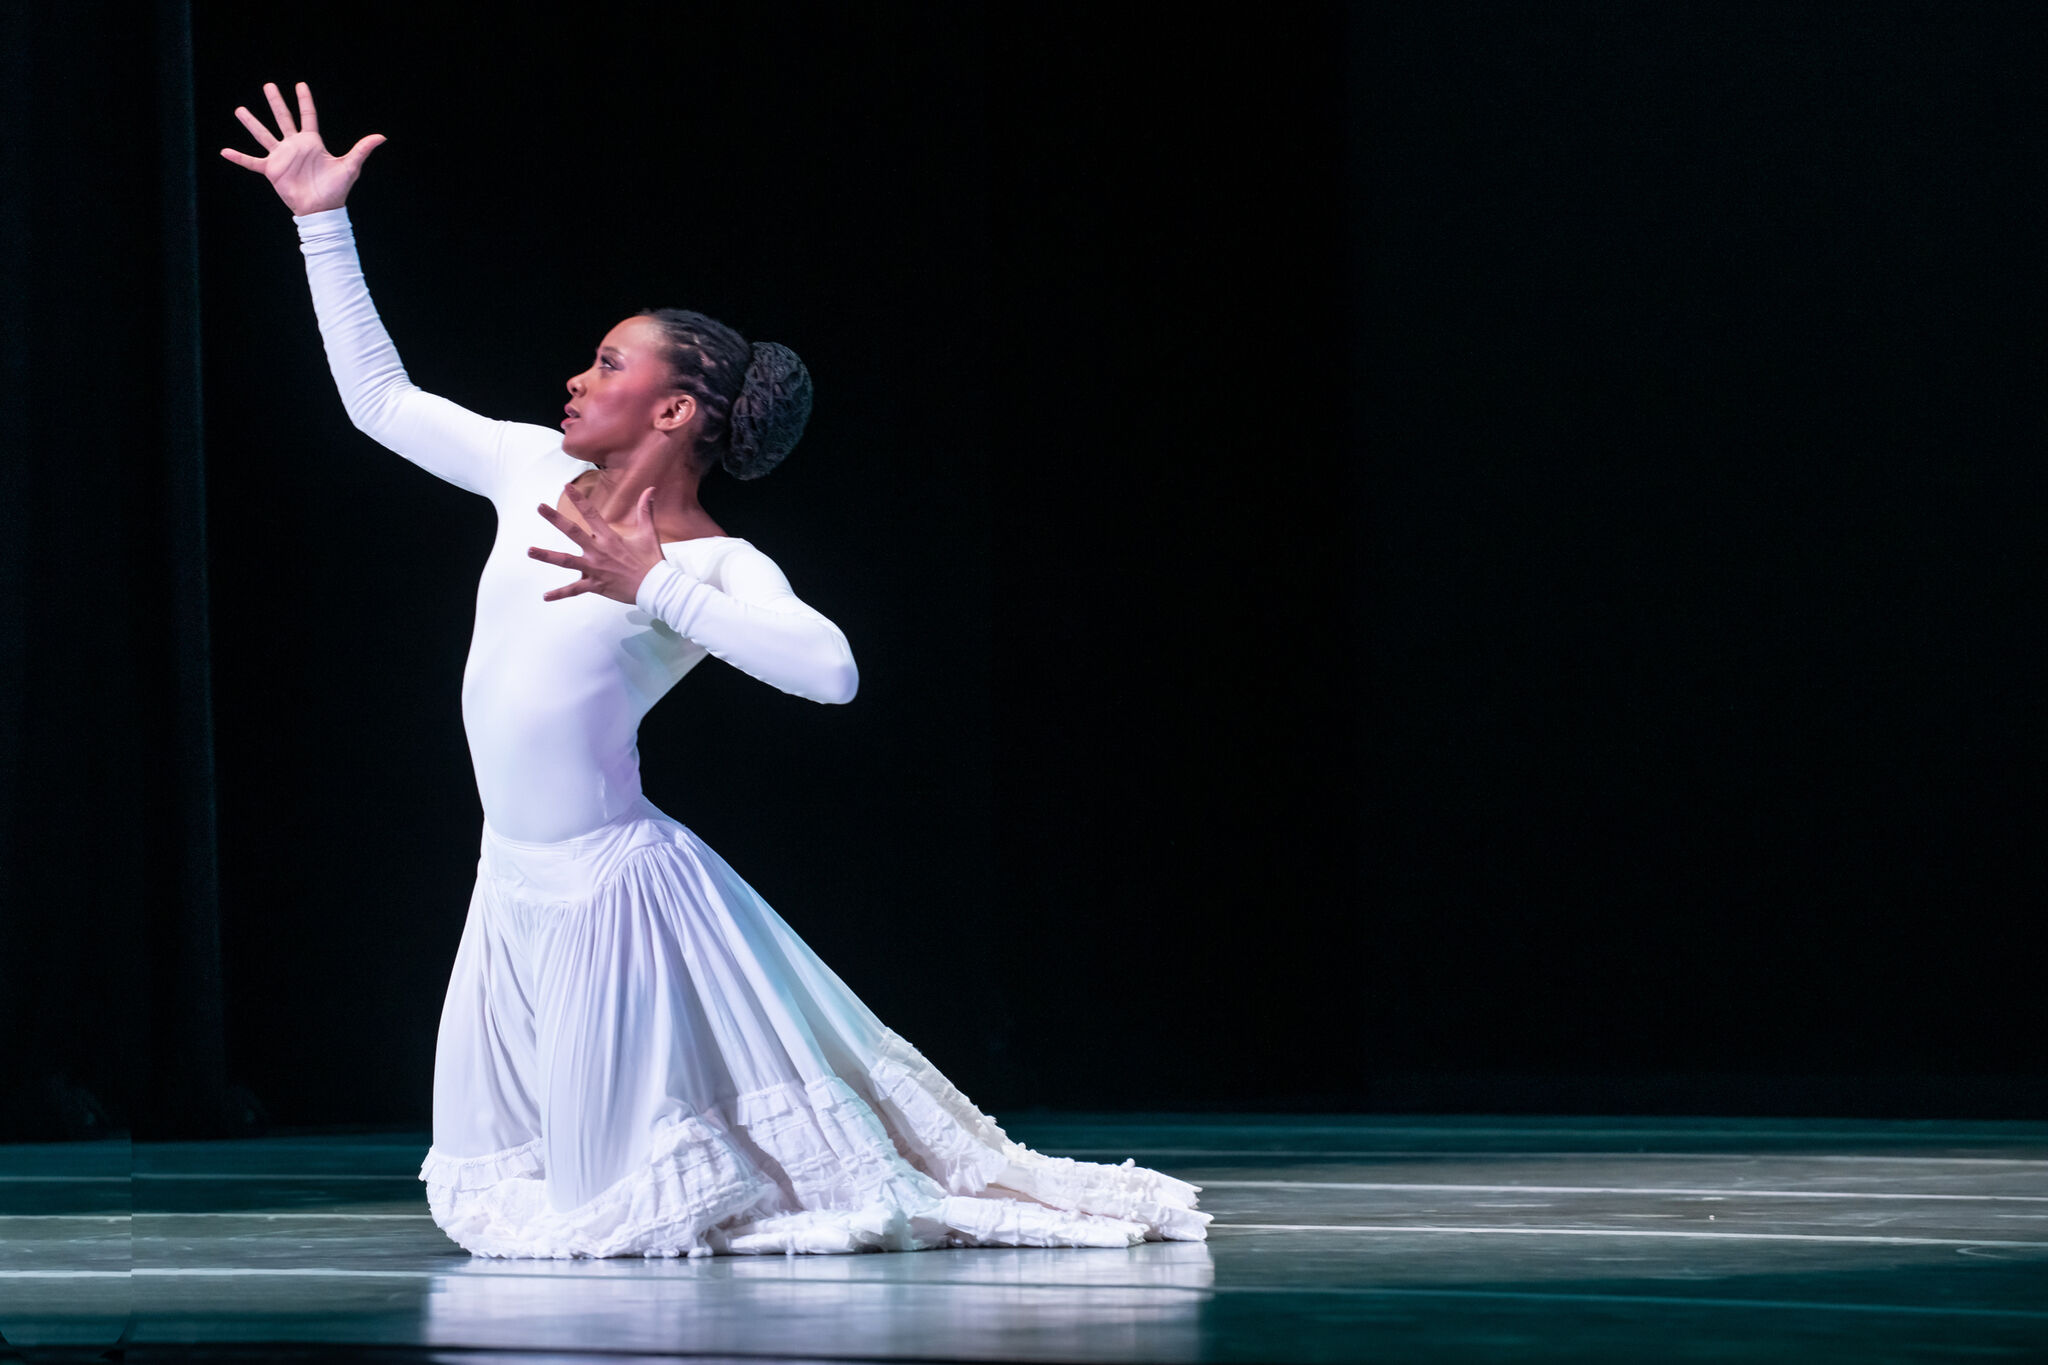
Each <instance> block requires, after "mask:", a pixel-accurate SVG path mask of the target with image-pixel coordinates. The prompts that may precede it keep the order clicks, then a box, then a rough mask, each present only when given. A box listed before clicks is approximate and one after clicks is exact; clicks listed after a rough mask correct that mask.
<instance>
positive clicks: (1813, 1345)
mask: <svg viewBox="0 0 2048 1365" xmlns="http://www.w3.org/2000/svg"><path fill="white" fill-rule="evenodd" d="M1008 1126H1009V1128H1010V1131H1011V1134H1012V1136H1014V1137H1016V1138H1018V1139H1019V1140H1021V1141H1024V1142H1027V1143H1029V1144H1030V1145H1032V1146H1034V1147H1037V1148H1039V1149H1040V1150H1042V1151H1047V1152H1054V1153H1059V1154H1063V1155H1069V1156H1077V1157H1086V1158H1090V1159H1097V1160H1111V1161H1120V1160H1122V1159H1123V1158H1125V1157H1135V1158H1137V1160H1138V1161H1139V1162H1140V1163H1141V1164H1145V1165H1151V1166H1157V1167H1160V1168H1162V1169H1165V1170H1167V1171H1170V1172H1172V1173H1173V1174H1175V1175H1178V1176H1182V1177H1184V1178H1186V1179H1189V1180H1193V1181H1196V1182H1197V1183H1199V1184H1201V1185H1202V1186H1203V1195H1202V1205H1203V1207H1204V1208H1206V1209H1209V1210H1211V1211H1212V1212H1213V1213H1214V1214H1215V1215H1216V1222H1215V1225H1214V1226H1213V1228H1212V1229H1211V1238H1210V1240H1209V1241H1208V1242H1207V1243H1206V1244H1200V1243H1155V1244H1147V1245H1145V1246H1141V1247H1135V1248H1132V1249H1130V1250H1128V1251H1122V1250H1118V1251H1035V1250H1024V1251H1011V1250H989V1251H933V1252H922V1253H916V1254H903V1255H864V1256H848V1257H796V1258H784V1257H773V1258H761V1259H755V1258H740V1257H731V1258H728V1257H720V1258H715V1259H712V1260H700V1261H655V1262H648V1261H610V1262H590V1261H581V1262H494V1261H485V1260H472V1259H470V1258H469V1257H468V1256H467V1255H465V1254H464V1253H463V1252H461V1251H460V1250H459V1249H457V1248H456V1247H455V1246H453V1245H452V1244H450V1243H449V1242H448V1241H447V1240H446V1239H445V1238H443V1237H442V1235H441V1233H440V1232H439V1230H438V1229H436V1228H435V1226H434V1224H433V1223H432V1222H431V1221H430V1220H429V1219H428V1217H427V1211H426V1205H425V1202H424V1200H423V1198H422V1195H421V1188H420V1186H419V1184H418V1182H417V1181H416V1180H415V1178H414V1174H415V1172H416V1170H417V1168H418V1165H419V1160H420V1156H421V1154H422V1152H423V1150H424V1148H425V1145H426V1143H425V1138H424V1136H423V1135H420V1134H416V1133H387V1134H378V1135H353V1136H302V1137H288V1138H270V1139H264V1140H260V1141H258V1140H252V1141H243V1142H232V1143H209V1144H192V1145H163V1146H138V1147H135V1148H133V1149H132V1150H131V1149H130V1148H129V1147H128V1146H127V1145H125V1144H111V1143H102V1144H91V1145H85V1146H77V1145H73V1146H47V1147H12V1148H7V1147H0V1333H4V1334H5V1335H6V1337H7V1339H8V1341H9V1342H10V1343H12V1344H13V1347H14V1348H15V1349H16V1350H19V1351H21V1352H22V1354H24V1355H26V1357H27V1358H29V1359H35V1358H37V1357H38V1355H51V1356H53V1357H54V1356H57V1355H60V1354H61V1355H75V1356H77V1357H79V1358H107V1357H105V1355H104V1348H105V1347H106V1345H107V1344H109V1343H112V1342H114V1341H115V1340H116V1338H120V1339H121V1342H122V1345H121V1348H120V1354H119V1356H117V1357H113V1358H119V1359H124V1360H126V1361H132V1362H145V1361H171V1360H177V1361H200V1360H220V1361H230V1360H233V1361H251V1362H254V1361H271V1360H278V1361H285V1360H304V1361H336V1360H353V1359H371V1360H386V1361H392V1362H415V1361H443V1360H445V1361H462V1362H469V1363H470V1365H481V1362H487V1361H500V1360H504V1361H513V1360H517V1361H520V1362H525V1363H526V1365H542V1362H568V1361H610V1360H626V1359H633V1360H639V1361H647V1360H661V1359H668V1358H677V1359H700V1360H701V1359H705V1358H713V1359H734V1360H737V1359H746V1360H752V1361H763V1360H767V1361H779V1360H790V1361H796V1360H802V1361H841V1360H917V1361H928V1360H974V1361H1104V1362H1111V1361H1140V1360H1142V1361H1198V1360H1243V1361H1253V1360H1257V1361H1339V1360H1344V1361H1350V1360H1430V1361H1468V1360H1500V1361H1508V1360H1512V1361H1547V1360H1571V1361H1581V1360H1615V1361H1624V1360H1625V1361H1651V1360H1655V1361H1672V1360H1748V1359H1782V1360H1797V1361H1802V1362H1820V1361H1856V1362H1872V1361H1889V1360H1915V1361H1917V1360H1957V1359H1965V1358H1967V1359H1972V1360H1976V1359H1991V1360H2001V1359H2005V1360H2041V1359H2048V1124H2018V1123H1919V1122H1910V1123H1908V1122H1819V1121H1794V1120H1771V1121H1737V1120H1726V1119H1715V1120H1705V1119H1700V1120H1670V1119H1542V1120H1529V1119H1513V1120H1503V1119H1491V1120H1489V1119H1473V1118H1458V1119H1427V1118H1348V1117H1346V1118H1275V1117H1216V1116H1202V1117H1167V1116H1131V1115H1121V1116H1077V1115H1062V1116H1057V1117H1036V1118H1029V1119H1027V1120H1022V1121H1019V1120H1014V1119H1013V1121H1012V1122H1011V1123H1010V1124H1009V1125H1008ZM67 1344H68V1346H69V1348H70V1349H69V1350H68V1351H66V1350H61V1349H60V1348H63V1347H65V1346H66V1345H67ZM0 1354H4V1352H0Z"/></svg>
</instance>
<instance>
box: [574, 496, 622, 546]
mask: <svg viewBox="0 0 2048 1365" xmlns="http://www.w3.org/2000/svg"><path fill="white" fill-rule="evenodd" d="M562 487H563V488H564V489H566V490H567V491H568V494H569V501H570V502H573V503H575V504H576V510H577V511H579V512H581V513H582V514H583V519H584V520H585V521H587V522H589V523H590V534H591V537H592V538H593V539H595V538H596V537H599V536H609V535H616V534H617V532H615V531H613V530H612V524H611V523H610V522H608V521H606V520H605V519H604V516H603V514H601V513H600V512H599V511H598V510H597V509H596V508H595V507H592V506H591V505H590V499H588V498H586V497H584V496H583V492H582V490H581V489H579V488H577V487H576V486H575V485H574V484H563V485H562Z"/></svg>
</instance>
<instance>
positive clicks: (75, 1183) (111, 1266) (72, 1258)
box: [0, 1138, 134, 1347]
mask: <svg viewBox="0 0 2048 1365" xmlns="http://www.w3.org/2000/svg"><path fill="white" fill-rule="evenodd" d="M131 1164H132V1163H131V1160H130V1148H129V1144H128V1141H127V1139H125V1138H117V1139H109V1140H106V1141H100V1142H55V1143H19V1144H8V1145H0V1341H4V1342H5V1343H6V1344H7V1345H9V1346H13V1347H37V1346H43V1347H60V1346H64V1347H89V1346H108V1345H111V1344H112V1343H113V1342H114V1340H115V1339H116V1338H117V1337H119V1336H120V1335H121V1332H122V1329H123V1328H124V1327H126V1326H127V1324H128V1316H129V1313H130V1311H131V1310H132V1309H133V1307H134V1292H133V1291H134V1285H133V1283H132V1279H131V1276H130V1274H129V1272H130V1270H131V1269H132V1268H133V1266H134V1240H133V1228H134V1224H133V1221H132V1214H133V1207H134V1201H133V1199H132V1197H131V1184H130V1180H129V1172H130V1167H131Z"/></svg>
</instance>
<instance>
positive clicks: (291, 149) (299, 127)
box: [220, 81, 546, 497]
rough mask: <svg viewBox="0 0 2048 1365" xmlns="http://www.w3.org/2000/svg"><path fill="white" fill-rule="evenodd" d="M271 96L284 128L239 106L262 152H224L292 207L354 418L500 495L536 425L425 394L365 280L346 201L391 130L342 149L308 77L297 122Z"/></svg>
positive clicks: (477, 489)
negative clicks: (509, 448)
mask: <svg viewBox="0 0 2048 1365" xmlns="http://www.w3.org/2000/svg"><path fill="white" fill-rule="evenodd" d="M263 94H264V97H265V98H266V99H268V100H269V101H270V112H271V114H272V116H273V117H275V118H276V120H277V132H275V133H272V132H271V131H270V129H269V128H267V127H265V126H264V123H263V120H261V119H259V118H257V117H256V116H255V115H254V114H252V113H250V112H249V111H248V110H247V109H246V108H237V109H236V110H235V117H236V118H238V119H240V120H241V121H242V126H243V127H245V128H247V129H248V130H249V132H250V134H251V135H252V136H254V137H255V139H256V143H257V145H258V146H259V147H261V148H262V149H263V155H262V156H260V157H259V156H250V155H249V154H248V153H247V152H239V151H236V150H235V149H234V148H232V147H223V148H221V153H220V154H221V155H222V156H223V157H226V158H227V159H228V160H229V161H232V162H234V163H235V164H236V165H237V166H241V167H244V168H245V169H248V170H252V171H255V172H257V173H258V174H260V175H262V176H263V177H264V179H266V180H268V181H269V182H270V187H271V188H272V189H274V190H276V191H277V197H278V198H280V199H282V200H283V201H284V202H285V206H286V207H287V208H289V209H290V210H291V211H292V221H293V222H294V223H296V224H298V228H299V244H300V249H301V250H302V251H304V252H305V254H306V278H307V280H308V281H309V282H310V283H311V284H312V286H313V311H314V313H315V314H316V315H317V316H318V317H319V319H320V339H321V340H322V341H324V342H325V343H326V344H327V363H328V365H329V367H330V368H332V369H333V371H334V382H335V384H336V385H337V386H338V387H339V388H340V389H341V402H342V406H343V407H345V408H346V409H347V410H348V415H349V420H350V421H352V422H354V423H355V424H356V426H357V427H359V428H361V429H362V430H363V431H364V432H366V433H368V434H369V435H370V436H372V437H374V438H376V439H377V440H379V441H381V442H383V443H384V444H385V445H387V446H389V447H391V449H393V450H395V451H397V452H398V453H399V454H400V455H403V456H405V458H406V459H408V460H411V461H412V462H413V463H414V464H416V465H418V466H419V467H420V468H422V469H424V470H426V471H427V472H428V473H430V474H435V475H438V476H439V477H441V478H443V479H446V480H447V481H448V482H449V483H452V484H454V485H456V486H457V487H459V488H467V489H468V490H469V491H470V492H472V493H481V494H483V495H484V496H485V497H492V496H493V490H494V489H495V488H496V486H497V484H498V482H499V480H498V473H499V471H500V469H501V468H502V467H503V465H504V462H505V448H506V444H507V442H508V441H510V440H513V439H515V433H519V432H523V431H527V430H529V429H528V428H522V427H520V426H518V425H517V424H515V423H512V422H493V421H490V420H489V419H487V418H483V417H479V416H477V415H476V414H475V413H473V412H470V411H469V410H468V409H466V408H462V407H458V406H457V405H455V404H454V403H451V402H449V401H448V400H447V399H445V398H436V397H435V396H434V395H433V394H430V393H422V392H421V391H420V389H419V387H418V386H417V385H415V384H414V383H413V382H412V380H410V379H408V378H407V377H406V373H405V367H404V366H403V365H401V364H399V363H398V349H397V348H396V347H394V346H393V345H392V344H391V337H390V335H389V334H388V333H386V332H385V330H384V322H383V320H382V319H381V318H379V317H378V316H377V308H376V305H374V304H372V303H371V302H370V289H369V286H368V285H366V284H364V283H363V267H362V264H361V262H359V261H358V260H357V259H356V239H355V232H354V230H353V229H352V228H351V227H350V225H349V221H348V210H347V209H346V208H344V207H343V205H344V204H346V203H347V202H348V192H349V190H350V189H351V188H352V187H353V186H354V185H355V183H356V178H357V177H358V176H359V175H361V174H362V169H363V162H364V160H365V159H366V158H367V157H368V156H369V155H370V153H371V152H373V151H375V150H376V149H377V148H378V147H380V146H382V145H383V142H384V135H383V134H382V133H372V134H370V135H369V136H368V137H365V138H363V139H361V140H360V141H358V142H357V143H356V144H355V146H353V147H351V148H349V150H348V151H347V153H345V154H344V155H342V156H333V155H331V154H329V152H328V150H327V144H326V143H325V142H323V141H322V140H321V138H320V116H319V114H318V113H317V112H316V111H315V109H314V108H313V92H312V91H311V90H310V89H308V88H307V86H306V83H305V82H304V81H301V82H299V85H298V95H299V116H298V121H297V122H296V123H294V122H293V120H292V111H291V110H290V109H289V108H288V107H287V106H286V105H285V102H284V95H283V94H282V93H281V92H280V91H279V90H278V88H277V86H276V85H274V84H271V85H265V86H264V87H263ZM531 430H538V429H537V428H535V429H531ZM545 439H546V438H545V436H543V440H545Z"/></svg>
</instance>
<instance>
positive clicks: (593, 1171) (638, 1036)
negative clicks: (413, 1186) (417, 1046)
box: [420, 797, 1209, 1257]
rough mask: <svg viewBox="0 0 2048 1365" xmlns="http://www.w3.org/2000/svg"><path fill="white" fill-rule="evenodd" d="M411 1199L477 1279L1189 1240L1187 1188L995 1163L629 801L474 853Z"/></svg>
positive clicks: (761, 913) (1001, 1140)
mask: <svg viewBox="0 0 2048 1365" xmlns="http://www.w3.org/2000/svg"><path fill="white" fill-rule="evenodd" d="M420 1178H421V1179H422V1180H424V1181H425V1182H426V1186H427V1199H428V1203H429V1204H430V1206H431V1207H432V1209H433V1214H434V1219H435V1221H436V1222H437V1223H439V1224H440V1225H441V1227H442V1228H443V1229H444V1230H445V1231H446V1232H447V1233H448V1235H449V1236H450V1237H452V1238H454V1239H455V1241H456V1242H458V1243H459V1244H461V1245H462V1246H464V1247H466V1248H468V1249H469V1250H470V1251H472V1252H476V1253H478V1254H480V1255H485V1256H541V1257H571V1256H629V1255H640V1256H680V1255H691V1256H701V1255H710V1254H712V1253H715V1252H735V1253H759V1252H851V1251H865V1250H892V1251H894V1250H919V1249H925V1248H932V1247H941V1246H1038V1247H1051V1246H1109V1247H1122V1246H1131V1245H1134V1244H1136V1243H1138V1242H1140V1241H1144V1240H1147V1239H1151V1240H1163V1239H1175V1240H1197V1241H1199V1240H1202V1239H1203V1238H1204V1237H1205V1236H1206V1232H1205V1229H1206V1226H1207V1224H1208V1222H1209V1215H1208V1214H1206V1213H1201V1212H1198V1211H1196V1208H1195V1203H1196V1190H1197V1187H1196V1186H1193V1185H1189V1184H1187V1183H1186V1182H1184V1181H1180V1180H1175V1179H1173V1178H1171V1177H1170V1176H1166V1175H1162V1174H1160V1173H1159V1172H1157V1171H1150V1170H1145V1169H1143V1168H1140V1167H1137V1166H1135V1165H1133V1163H1131V1162H1129V1161H1126V1162H1125V1163H1124V1164H1123V1165H1122V1166H1108V1165H1101V1164H1096V1163H1091V1162H1080V1161H1072V1160H1068V1159H1065V1158H1052V1157H1046V1156H1043V1155H1041V1154H1039V1153H1037V1152H1033V1151H1031V1150H1029V1149H1028V1148H1026V1147H1024V1146H1022V1145H1020V1144H1018V1143H1016V1142H1013V1141H1011V1140H1010V1139H1009V1138H1008V1137H1007V1136H1006V1135H1005V1134H1004V1133H1003V1130H1002V1129H1001V1128H999V1127H997V1126H996V1124H995V1123H994V1122H993V1121H992V1120H990V1119H989V1118H988V1116H986V1115H985V1114H983V1113H982V1112H981V1111H980V1110H978V1109H976V1108H975V1107H974V1106H973V1105H972V1104H970V1103H969V1102H968V1100H967V1099H966V1097H965V1096H963V1095H962V1094H961V1093H960V1092H959V1091H958V1090H956V1089H955V1088H954V1087H953V1086H952V1085H951V1084H950V1083H949V1082H948V1081H947V1080H946V1078H945V1077H944V1076H942V1075H940V1074H939V1072H938V1071H937V1070H936V1069H935V1068H934V1067H933V1066H932V1065H931V1063H929V1062H928V1061H926V1060H925V1059H924V1057H923V1056H922V1055H920V1054H919V1052H918V1051H917V1049H916V1048H914V1047H912V1046H911V1045H910V1044H909V1043H907V1042H905V1041H904V1040H903V1039H902V1038H900V1037H898V1036H897V1035H896V1034H895V1033H893V1032H891V1031H890V1030H889V1029H888V1028H886V1027H885V1026H884V1025H883V1024H882V1022H881V1021H880V1020H879V1019H877V1018H876V1017H875V1015H874V1014H873V1013H872V1012H871V1011H870V1010H869V1009H868V1008H867V1007H866V1006H865V1005H863V1004H862V1003H861V1002H860V1000H859V999H858V998H857V997H856V996H855V995H854V994H853V992H852V991H850V990H849V989H847V987H846V984H845V983H844V982H842V981H841V980H840V979H839V978H838V977H837V976H836V975H834V974H833V972H832V971H831V969H830V968H828V967H827V966H825V964H824V963H823V962H821V961H820V960H819V959H818V957H817V955H816V954H814V953H813V952H811V950H810V949H809V948H808V947H806V946H805V945H804V943H803V941H802V940H801V939H799V938H798V937H797V935H796V934H795V933H794V932H793V931H792V930H791V929H790V927H789V926H788V925H787V924H785V923H784V922H783V921H782V919H781V917H780V916H778V915H777V914H776V913H775V912H774V911H773V910H772V909H770V908H769V906H768V905H767V903H766V902H765V901H763V900H762V899H761V897H760V896H759V895H758V894H756V893H755V891H754V890H753V888H752V887H750V886H748V885H747V883H746V882H745V881H743V880H741V878H740V877H739V875H738V874H737V873H735V872H734V871H733V870H732V868H731V867H729V866H728V865H727V864H726V863H725V861H724V860H723V859H721V858H720V857H719V856H718V855H717V854H716V853H714V852H713V851H712V850H711V849H710V848H709V847H708V846H706V845H705V844H704V843H703V841H701V840H700V839H698V838H697V837H696V836H695V835H694V834H692V833H691V832H690V831H689V830H688V829H686V828H684V827H683V826H682V825H680V824H678V823H677V822H676V821H674V820H672V819H670V818H669V817H668V816H666V815H664V814H663V813H662V812H661V811H659V810H657V809H655V807H654V806H653V805H652V803H650V802H648V801H647V800H646V799H645V798H644V797H642V798H640V799H639V800H638V802H637V803H636V805H635V808H634V809H633V810H631V811H629V812H628V813H627V814H626V815H624V816H622V817H620V818H619V819H616V820H614V821H612V822H611V823H609V824H607V825H604V826H602V827H600V828H598V829H596V830H593V831H591V832H590V833H588V834H584V835H579V836H577V837H576V838H573V839H567V840H563V841H561V842H559V843H549V844H535V843H520V842H516V841H514V840H510V839H505V838H503V837H501V836H499V835H497V834H496V833H494V832H493V831H492V830H491V829H490V828H489V827H488V826H486V827H485V830H484V838H483V849H482V856H481V858H480V859H479V861H478V865H477V883H476V890H475V893H474V895H473V896H472V898H471V901H470V907H469V918H468V921H467V923H466V925H465V927H464V930H463V937H462V946H461V948H460V950H459V951H458V953H457V954H456V959H455V968H454V972H453V976H452V978H451V980H450V982H449V987H448V997H447V1002H446V1005H445V1007H444V1009H443V1012H442V1018H441V1033H440V1040H439V1045H438V1051H437V1053H436V1057H435V1065H434V1141H433V1148H432V1150H431V1151H430V1152H429V1153H428V1155H427V1159H426V1163H425V1164H424V1166H423V1167H422V1168H421V1171H420Z"/></svg>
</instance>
